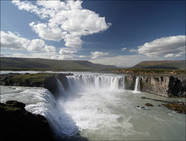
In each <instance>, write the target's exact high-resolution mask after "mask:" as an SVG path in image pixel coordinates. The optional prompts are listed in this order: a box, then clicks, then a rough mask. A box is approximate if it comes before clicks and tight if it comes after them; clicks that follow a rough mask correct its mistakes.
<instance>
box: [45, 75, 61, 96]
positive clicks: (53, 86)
mask: <svg viewBox="0 0 186 141" xmlns="http://www.w3.org/2000/svg"><path fill="white" fill-rule="evenodd" d="M57 86H58V85H57V80H56V78H55V77H53V76H51V77H49V78H46V79H45V80H44V88H46V89H48V90H49V91H50V92H51V93H53V94H54V95H56V94H57V93H58V87H57Z"/></svg>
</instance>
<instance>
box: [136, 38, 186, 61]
mask: <svg viewBox="0 0 186 141" xmlns="http://www.w3.org/2000/svg"><path fill="white" fill-rule="evenodd" d="M185 39H186V36H184V35H178V36H169V37H163V38H159V39H156V40H154V41H152V42H147V43H145V44H144V45H143V46H139V47H138V53H139V54H143V55H146V56H159V57H165V58H167V57H180V56H182V55H184V54H185V41H186V40H185Z"/></svg>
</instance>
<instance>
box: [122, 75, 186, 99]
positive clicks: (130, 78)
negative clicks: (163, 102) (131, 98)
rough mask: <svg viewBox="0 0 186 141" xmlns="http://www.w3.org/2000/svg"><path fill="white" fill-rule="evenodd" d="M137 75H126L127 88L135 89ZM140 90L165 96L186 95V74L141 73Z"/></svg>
mask: <svg viewBox="0 0 186 141" xmlns="http://www.w3.org/2000/svg"><path fill="white" fill-rule="evenodd" d="M135 80H136V75H126V77H125V87H126V89H130V90H134V85H135ZM139 84H140V91H142V92H148V93H152V94H156V95H160V96H164V97H174V96H175V97H183V96H186V76H184V75H182V76H168V75H167V76H166V75H141V76H139Z"/></svg>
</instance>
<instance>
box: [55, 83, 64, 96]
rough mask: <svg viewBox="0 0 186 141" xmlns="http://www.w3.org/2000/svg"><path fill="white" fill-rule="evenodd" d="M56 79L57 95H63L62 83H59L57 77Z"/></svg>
mask: <svg viewBox="0 0 186 141" xmlns="http://www.w3.org/2000/svg"><path fill="white" fill-rule="evenodd" d="M56 80H57V89H58V90H57V91H58V95H59V96H65V89H64V87H63V84H62V83H61V81H60V80H59V79H56Z"/></svg>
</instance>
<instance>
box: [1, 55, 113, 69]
mask: <svg viewBox="0 0 186 141" xmlns="http://www.w3.org/2000/svg"><path fill="white" fill-rule="evenodd" d="M0 61H1V62H0V67H1V68H0V69H1V70H51V71H106V70H110V69H114V68H116V67H115V66H110V65H101V64H94V63H91V62H89V61H82V60H50V59H39V58H12V57H0Z"/></svg>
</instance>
